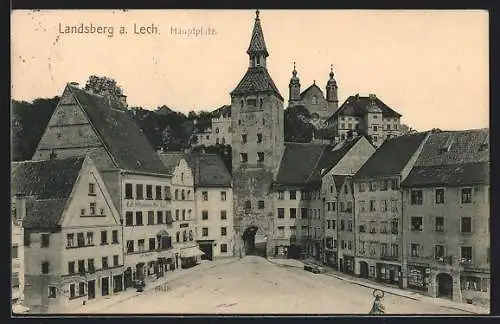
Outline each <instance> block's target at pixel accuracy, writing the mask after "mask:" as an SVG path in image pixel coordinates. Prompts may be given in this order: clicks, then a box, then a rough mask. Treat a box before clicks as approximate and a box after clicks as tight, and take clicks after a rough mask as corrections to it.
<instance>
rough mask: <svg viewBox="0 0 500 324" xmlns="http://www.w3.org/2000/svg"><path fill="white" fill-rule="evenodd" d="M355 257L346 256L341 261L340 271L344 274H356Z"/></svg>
mask: <svg viewBox="0 0 500 324" xmlns="http://www.w3.org/2000/svg"><path fill="white" fill-rule="evenodd" d="M354 264H355V263H354V257H353V256H349V255H344V256H343V257H342V258H341V259H340V271H341V272H344V273H349V274H354Z"/></svg>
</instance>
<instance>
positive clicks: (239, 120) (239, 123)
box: [238, 118, 279, 126]
mask: <svg viewBox="0 0 500 324" xmlns="http://www.w3.org/2000/svg"><path fill="white" fill-rule="evenodd" d="M265 124H266V119H265V118H262V125H265ZM278 124H279V118H278ZM241 125H243V122H242V121H241V119H238V126H241ZM252 126H253V125H252Z"/></svg>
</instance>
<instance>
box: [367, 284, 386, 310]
mask: <svg viewBox="0 0 500 324" xmlns="http://www.w3.org/2000/svg"><path fill="white" fill-rule="evenodd" d="M373 296H374V297H375V300H374V301H373V305H372V309H371V310H370V313H369V314H370V315H383V314H385V307H384V305H383V304H382V298H384V292H383V291H380V290H378V289H375V290H374V291H373Z"/></svg>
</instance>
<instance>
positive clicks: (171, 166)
mask: <svg viewBox="0 0 500 324" xmlns="http://www.w3.org/2000/svg"><path fill="white" fill-rule="evenodd" d="M185 158H186V155H185V154H184V153H183V152H166V153H160V160H161V161H162V163H163V165H164V166H165V168H166V169H167V171H168V173H173V172H174V170H175V167H176V166H178V165H179V162H180V161H181V160H182V159H185Z"/></svg>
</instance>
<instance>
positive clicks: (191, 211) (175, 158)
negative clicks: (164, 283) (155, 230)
mask: <svg viewBox="0 0 500 324" xmlns="http://www.w3.org/2000/svg"><path fill="white" fill-rule="evenodd" d="M160 158H161V159H162V161H163V163H164V165H165V167H166V168H167V170H168V171H169V172H171V174H172V191H173V200H172V212H173V218H174V226H173V228H172V231H173V232H175V236H173V237H175V239H174V240H173V247H174V252H173V253H174V256H173V260H174V261H175V263H174V264H175V268H189V267H191V266H193V265H195V264H196V263H197V262H198V258H199V257H200V256H201V255H202V254H203V253H202V252H201V251H200V250H199V248H198V244H197V243H196V239H197V236H198V234H197V232H198V231H200V229H199V228H197V222H196V220H197V217H196V206H195V199H196V193H195V191H194V175H193V172H192V170H191V168H190V167H189V164H188V162H187V158H186V156H185V154H184V153H181V152H171V153H164V154H161V155H160Z"/></svg>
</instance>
